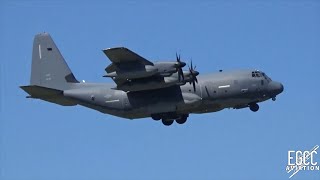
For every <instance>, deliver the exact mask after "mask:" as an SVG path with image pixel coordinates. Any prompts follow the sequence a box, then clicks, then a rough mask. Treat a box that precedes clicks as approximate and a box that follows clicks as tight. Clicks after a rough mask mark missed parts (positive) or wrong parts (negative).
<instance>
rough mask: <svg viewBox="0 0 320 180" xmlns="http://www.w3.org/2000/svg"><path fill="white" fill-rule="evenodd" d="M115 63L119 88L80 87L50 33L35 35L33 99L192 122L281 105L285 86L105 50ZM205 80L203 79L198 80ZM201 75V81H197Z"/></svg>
mask: <svg viewBox="0 0 320 180" xmlns="http://www.w3.org/2000/svg"><path fill="white" fill-rule="evenodd" d="M103 51H104V53H105V54H106V55H107V56H108V58H109V59H110V60H111V61H112V64H110V65H109V66H108V67H107V68H106V69H105V70H106V72H107V74H106V75H105V77H110V78H112V79H113V80H114V82H115V83H116V84H113V83H112V84H111V83H85V82H79V81H78V80H77V79H76V78H75V77H74V75H73V73H72V71H71V70H70V68H69V67H68V65H67V63H66V62H65V60H64V58H63V56H62V55H61V53H60V51H59V49H58V48H57V46H56V45H55V43H54V42H53V40H52V38H51V36H50V35H49V34H48V33H40V34H38V35H36V36H35V38H34V43H33V53H32V66H31V68H32V70H31V79H30V85H27V86H21V88H22V89H23V90H24V91H26V92H27V93H28V94H29V95H30V96H27V97H29V98H36V99H41V100H44V101H48V102H52V103H56V104H59V105H63V106H73V105H82V106H85V107H88V108H91V109H95V110H97V111H100V112H102V113H106V114H111V115H114V116H118V117H122V118H127V119H137V118H145V117H152V119H154V120H160V119H162V123H163V124H164V125H171V124H172V123H173V121H174V120H175V121H176V122H177V123H179V124H183V123H185V122H186V120H187V118H188V116H189V114H193V113H210V112H216V111H220V110H222V109H225V108H234V109H240V108H246V107H249V108H250V110H252V111H254V112H256V111H258V109H259V106H258V104H257V103H260V102H263V101H266V100H268V99H272V100H275V98H276V96H277V95H278V94H280V93H281V92H282V91H283V85H282V84H281V83H279V82H276V81H272V80H271V79H270V78H269V77H268V76H267V75H266V74H265V73H263V72H261V71H258V70H237V71H219V72H216V73H212V74H208V75H199V72H197V71H195V68H193V66H192V62H191V67H189V71H183V70H182V67H184V66H185V65H186V63H184V62H182V61H180V56H178V55H176V58H177V61H173V62H172V61H171V62H159V63H152V62H150V61H148V60H146V59H145V58H143V57H141V56H139V55H138V54H136V53H134V52H132V51H130V50H129V49H127V48H124V47H119V48H109V49H106V50H103ZM198 75H199V76H198ZM197 76H198V77H197Z"/></svg>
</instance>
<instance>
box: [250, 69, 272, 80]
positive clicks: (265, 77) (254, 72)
mask: <svg viewBox="0 0 320 180" xmlns="http://www.w3.org/2000/svg"><path fill="white" fill-rule="evenodd" d="M251 74H252V77H254V78H259V77H263V78H264V79H265V80H267V82H270V81H272V80H271V79H270V78H269V77H268V76H267V75H266V74H265V73H264V72H261V71H252V73H251Z"/></svg>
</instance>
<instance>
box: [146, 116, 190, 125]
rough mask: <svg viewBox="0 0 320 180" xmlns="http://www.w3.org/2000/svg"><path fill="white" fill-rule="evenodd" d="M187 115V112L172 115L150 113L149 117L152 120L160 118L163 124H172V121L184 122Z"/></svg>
mask: <svg viewBox="0 0 320 180" xmlns="http://www.w3.org/2000/svg"><path fill="white" fill-rule="evenodd" d="M188 117H189V114H181V115H177V114H175V115H173V116H169V115H168V114H162V115H161V114H157V115H155V114H153V115H151V118H152V119H153V120H156V121H158V120H160V119H161V122H162V124H164V125H165V126H170V125H171V124H173V122H174V121H176V122H177V123H178V124H184V123H185V122H186V121H187V119H188Z"/></svg>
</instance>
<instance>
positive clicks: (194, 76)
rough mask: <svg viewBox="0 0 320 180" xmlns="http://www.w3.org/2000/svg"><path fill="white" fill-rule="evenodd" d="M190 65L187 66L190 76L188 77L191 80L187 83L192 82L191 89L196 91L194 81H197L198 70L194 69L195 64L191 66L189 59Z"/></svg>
mask: <svg viewBox="0 0 320 180" xmlns="http://www.w3.org/2000/svg"><path fill="white" fill-rule="evenodd" d="M190 66H191V67H190ZM190 66H189V72H190V75H191V77H190V79H191V80H190V81H189V84H191V83H192V86H193V90H194V91H196V83H198V79H197V76H198V75H199V72H198V71H196V70H195V69H196V66H194V67H193V65H192V60H191V64H190Z"/></svg>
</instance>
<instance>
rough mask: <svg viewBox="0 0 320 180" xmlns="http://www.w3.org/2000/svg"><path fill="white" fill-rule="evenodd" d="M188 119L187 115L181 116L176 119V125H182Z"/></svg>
mask: <svg viewBox="0 0 320 180" xmlns="http://www.w3.org/2000/svg"><path fill="white" fill-rule="evenodd" d="M187 119H188V115H182V116H180V117H178V118H177V119H176V122H177V123H178V124H184V123H185V122H186V121H187Z"/></svg>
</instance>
